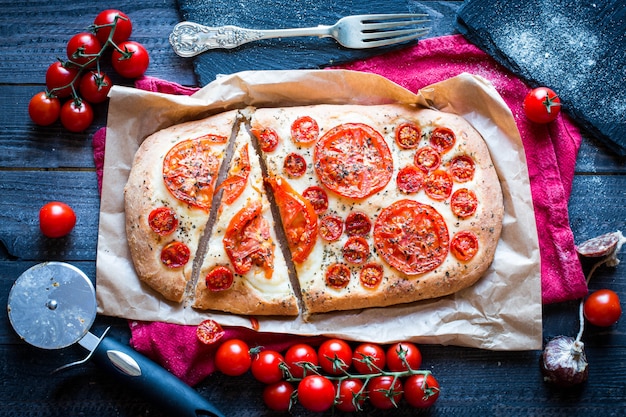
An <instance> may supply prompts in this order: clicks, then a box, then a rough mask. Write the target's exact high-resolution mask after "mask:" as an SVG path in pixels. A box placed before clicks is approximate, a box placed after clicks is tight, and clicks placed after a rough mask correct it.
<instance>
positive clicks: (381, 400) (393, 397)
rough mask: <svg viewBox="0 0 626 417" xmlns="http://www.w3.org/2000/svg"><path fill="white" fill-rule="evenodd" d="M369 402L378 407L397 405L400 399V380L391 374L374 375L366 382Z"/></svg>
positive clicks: (386, 407) (383, 408)
mask: <svg viewBox="0 0 626 417" xmlns="http://www.w3.org/2000/svg"><path fill="white" fill-rule="evenodd" d="M368 389H369V399H370V403H372V405H373V406H374V407H376V408H378V409H381V410H388V409H390V408H394V407H398V403H399V402H400V400H402V382H400V380H399V379H397V378H396V379H394V377H393V376H391V375H383V376H375V377H374V378H372V379H371V380H370V382H369V384H368Z"/></svg>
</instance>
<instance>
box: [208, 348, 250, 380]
mask: <svg viewBox="0 0 626 417" xmlns="http://www.w3.org/2000/svg"><path fill="white" fill-rule="evenodd" d="M251 364H252V357H251V356H250V348H249V347H248V344H247V343H246V342H244V341H243V340H239V339H229V340H227V341H225V342H224V343H222V344H221V345H220V347H219V348H218V349H217V352H215V366H216V367H217V369H218V370H219V371H220V372H221V373H223V374H225V375H229V376H239V375H243V374H245V373H246V372H248V369H250V365H251Z"/></svg>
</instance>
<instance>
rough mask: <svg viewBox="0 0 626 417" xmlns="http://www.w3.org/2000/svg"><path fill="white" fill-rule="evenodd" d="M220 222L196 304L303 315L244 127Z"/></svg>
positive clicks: (210, 245) (254, 312) (202, 271)
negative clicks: (278, 242)
mask: <svg viewBox="0 0 626 417" xmlns="http://www.w3.org/2000/svg"><path fill="white" fill-rule="evenodd" d="M219 189H221V190H223V194H222V196H221V203H220V206H219V209H218V213H217V218H216V221H215V223H214V225H213V230H212V232H211V235H210V238H209V241H208V250H207V251H206V256H205V257H204V260H203V263H202V266H201V268H200V273H199V276H198V281H197V283H196V290H195V299H194V303H193V306H194V307H195V308H198V309H205V310H208V309H210V310H219V311H226V312H231V313H235V314H245V315H285V316H293V315H297V314H298V312H299V308H298V302H297V298H296V296H295V293H294V291H293V289H292V287H291V281H290V278H289V271H288V267H287V263H286V262H285V258H284V255H283V253H282V251H281V249H280V247H279V246H278V244H277V237H276V232H275V224H274V218H273V215H272V211H271V206H270V202H269V200H268V197H267V195H266V192H265V188H264V185H263V178H262V174H261V166H260V163H259V157H258V155H257V153H256V151H255V149H254V148H253V145H252V143H251V139H250V135H249V134H248V133H247V131H246V129H245V127H244V126H243V125H242V126H240V128H239V130H238V133H237V136H236V140H235V144H234V153H233V156H232V159H231V166H230V169H229V173H228V176H227V178H226V179H225V180H224V182H223V183H222V184H221V185H220V186H219Z"/></svg>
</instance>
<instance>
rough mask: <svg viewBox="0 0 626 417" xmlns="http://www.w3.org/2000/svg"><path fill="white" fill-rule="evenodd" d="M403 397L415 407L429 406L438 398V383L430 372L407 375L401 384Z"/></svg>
mask: <svg viewBox="0 0 626 417" xmlns="http://www.w3.org/2000/svg"><path fill="white" fill-rule="evenodd" d="M403 387H404V399H405V400H406V402H407V403H409V404H410V405H412V406H413V407H417V408H427V407H430V406H431V405H433V404H434V403H435V401H437V398H439V383H438V382H437V380H436V379H435V377H434V376H433V375H432V374H428V376H427V377H426V378H424V375H421V374H416V375H411V376H409V377H408V378H407V379H406V380H405V381H404V384H403Z"/></svg>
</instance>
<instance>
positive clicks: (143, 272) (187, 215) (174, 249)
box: [124, 111, 237, 302]
mask: <svg viewBox="0 0 626 417" xmlns="http://www.w3.org/2000/svg"><path fill="white" fill-rule="evenodd" d="M236 119H237V112H236V111H229V112H225V113H221V114H218V115H215V116H211V117H208V118H205V119H203V120H199V121H192V122H187V123H182V124H179V125H176V126H172V127H169V128H166V129H163V130H160V131H158V132H156V133H154V134H153V135H151V136H149V137H148V138H146V139H145V140H144V142H143V143H142V145H141V146H140V148H139V149H138V151H137V153H136V154H135V159H134V162H133V166H132V169H131V172H130V175H129V179H128V182H127V184H126V186H125V188H124V198H125V214H126V234H127V238H128V244H129V249H130V254H131V257H132V260H133V263H134V265H135V270H136V272H137V275H138V277H139V279H140V280H141V281H143V282H144V283H146V284H147V285H148V286H150V287H151V288H152V289H154V290H155V291H157V292H158V293H160V294H161V295H163V297H165V298H166V299H167V300H170V301H175V302H181V301H182V300H183V298H184V296H185V291H186V287H187V283H188V282H189V280H190V279H191V276H192V265H193V260H194V258H195V256H196V249H197V248H198V243H199V241H200V238H201V236H202V234H203V233H204V229H205V227H206V224H207V221H208V218H209V213H210V211H211V205H212V200H213V195H214V191H215V185H216V181H217V176H218V173H219V170H220V166H221V163H222V160H223V157H224V153H225V150H226V146H227V143H228V140H229V138H230V136H231V132H232V128H233V125H234V123H235V120H236Z"/></svg>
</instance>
